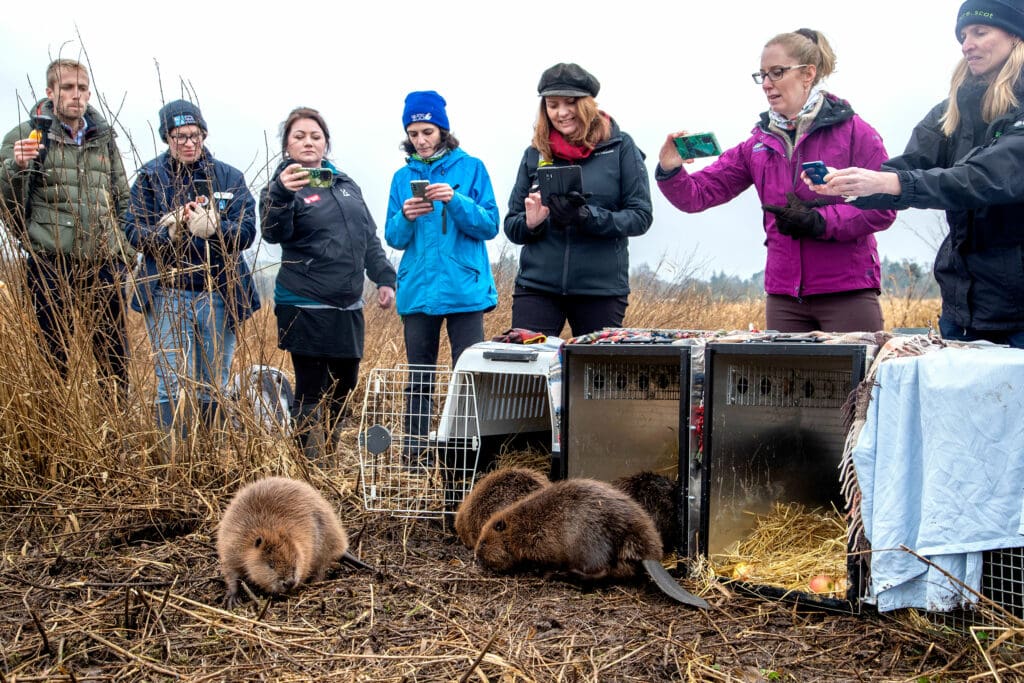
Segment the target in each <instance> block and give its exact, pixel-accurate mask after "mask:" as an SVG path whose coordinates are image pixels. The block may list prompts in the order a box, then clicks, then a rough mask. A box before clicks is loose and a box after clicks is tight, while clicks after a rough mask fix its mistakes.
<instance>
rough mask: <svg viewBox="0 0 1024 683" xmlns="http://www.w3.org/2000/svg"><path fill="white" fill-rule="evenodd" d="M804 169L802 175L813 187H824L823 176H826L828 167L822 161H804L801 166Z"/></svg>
mask: <svg viewBox="0 0 1024 683" xmlns="http://www.w3.org/2000/svg"><path fill="white" fill-rule="evenodd" d="M801 166H803V169H804V173H806V174H807V177H808V178H810V179H811V182H812V183H814V184H815V185H824V184H825V176H827V175H828V166H826V165H825V162H824V161H806V162H804V163H803V164H801Z"/></svg>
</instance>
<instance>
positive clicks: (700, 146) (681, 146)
mask: <svg viewBox="0 0 1024 683" xmlns="http://www.w3.org/2000/svg"><path fill="white" fill-rule="evenodd" d="M675 141H676V149H677V150H679V156H681V157H682V158H683V159H699V158H701V157H716V156H718V155H719V154H721V153H722V148H721V147H719V146H718V138H716V137H715V134H714V133H694V134H693V135H684V136H682V137H679V138H676V139H675Z"/></svg>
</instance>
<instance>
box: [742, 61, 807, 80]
mask: <svg viewBox="0 0 1024 683" xmlns="http://www.w3.org/2000/svg"><path fill="white" fill-rule="evenodd" d="M805 66H810V64H794V65H793V66H773V67H772V68H770V69H768V70H767V71H755V72H754V73H752V74H750V77H751V78H753V79H754V83H757V84H758V85H761V84H762V83H764V79H765V77H766V76H767V77H768V80H769V81H771V82H772V83H774V82H775V81H777V80H779V79H781V78H782V77H783V76H785V75H786V72H787V71H789V70H790V69H800V68H803V67H805Z"/></svg>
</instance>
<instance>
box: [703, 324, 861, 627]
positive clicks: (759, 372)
mask: <svg viewBox="0 0 1024 683" xmlns="http://www.w3.org/2000/svg"><path fill="white" fill-rule="evenodd" d="M867 350H868V347H867V346H864V345H860V344H822V343H814V342H792V341H787V342H777V341H756V342H747V343H739V344H731V343H710V344H708V346H707V349H706V351H705V364H706V366H705V367H706V378H705V380H706V390H705V396H704V399H705V415H704V419H705V426H704V429H705V431H704V452H703V457H702V461H701V463H700V464H699V467H700V469H701V477H700V479H701V487H700V493H699V495H700V506H699V508H700V531H699V533H698V534H697V552H698V553H699V554H700V555H703V556H713V555H715V554H716V553H720V552H722V551H723V550H724V549H725V548H727V547H728V546H730V545H731V544H733V543H735V542H737V541H740V540H742V539H743V538H745V537H746V536H748V535H749V534H750V533H751V532H752V527H753V524H754V522H755V520H756V516H757V515H761V514H767V513H769V512H770V511H771V510H772V508H773V506H774V505H775V504H776V503H782V504H799V505H801V506H806V507H807V508H808V509H828V508H829V507H830V506H835V508H836V509H837V510H840V511H842V510H844V509H845V501H844V500H843V497H842V493H841V490H840V483H839V465H840V462H841V459H842V454H843V447H844V443H845V439H846V435H847V425H846V422H845V420H844V411H843V406H844V404H845V403H846V401H847V399H848V397H849V396H850V394H851V392H852V391H853V390H854V389H855V388H856V386H857V385H858V384H859V382H860V381H861V380H862V379H863V378H864V374H865V368H866V359H867ZM846 560H847V577H846V579H847V586H848V589H847V593H846V599H845V600H842V599H829V598H821V597H820V596H816V595H813V594H806V595H794V594H793V591H784V590H781V589H778V588H777V587H773V586H755V587H752V588H754V589H755V592H759V593H761V594H764V595H766V596H767V597H778V596H781V595H787V596H788V597H791V598H796V599H798V600H799V599H801V598H807V600H808V601H809V602H813V603H815V604H818V605H821V606H825V607H829V608H833V609H837V610H840V611H855V610H856V609H859V597H860V596H862V595H863V594H864V593H863V590H864V586H863V583H864V575H865V572H864V566H863V561H862V560H861V559H859V556H857V555H855V554H852V553H847V556H846Z"/></svg>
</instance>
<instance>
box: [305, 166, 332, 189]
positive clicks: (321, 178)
mask: <svg viewBox="0 0 1024 683" xmlns="http://www.w3.org/2000/svg"><path fill="white" fill-rule="evenodd" d="M302 170H303V171H305V172H306V173H308V174H309V186H310V187H330V186H331V185H332V184H333V182H334V172H333V171H332V170H331V169H329V168H303V169H302Z"/></svg>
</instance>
